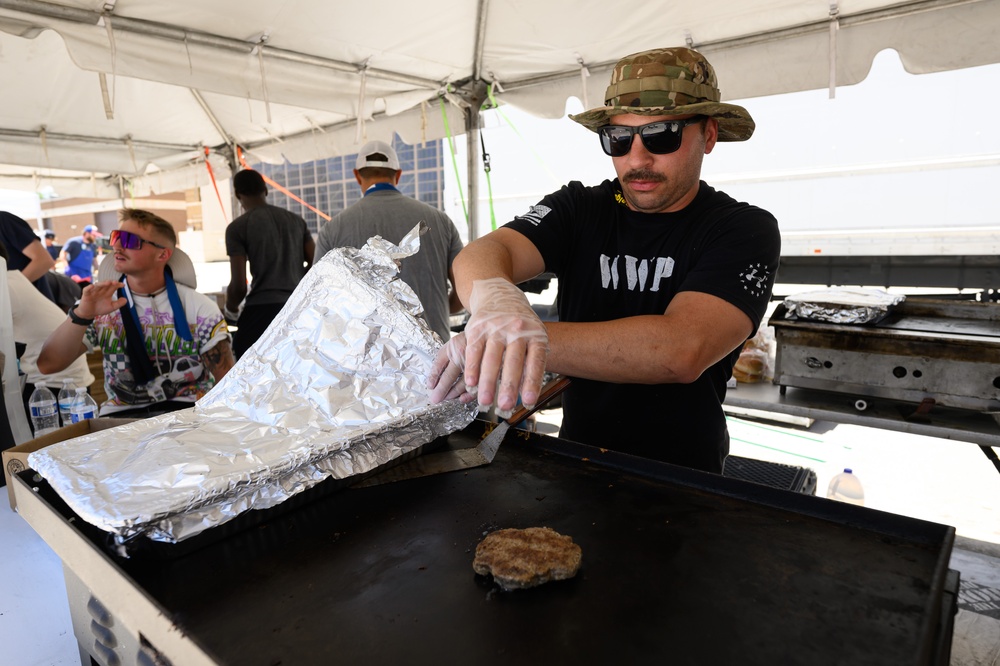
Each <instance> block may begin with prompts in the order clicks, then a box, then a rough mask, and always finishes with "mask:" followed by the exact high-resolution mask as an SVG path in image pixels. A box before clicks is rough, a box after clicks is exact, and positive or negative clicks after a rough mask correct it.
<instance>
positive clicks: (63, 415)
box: [28, 379, 97, 437]
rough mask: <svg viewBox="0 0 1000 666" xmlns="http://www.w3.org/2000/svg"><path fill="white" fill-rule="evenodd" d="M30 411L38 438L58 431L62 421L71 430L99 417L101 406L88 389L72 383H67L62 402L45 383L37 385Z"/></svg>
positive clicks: (61, 393)
mask: <svg viewBox="0 0 1000 666" xmlns="http://www.w3.org/2000/svg"><path fill="white" fill-rule="evenodd" d="M28 408H29V410H30V411H31V425H32V428H33V429H34V431H35V437H41V436H42V435H44V434H46V433H49V432H52V431H53V430H58V429H59V423H60V420H61V421H62V425H64V426H68V425H70V424H71V423H79V422H80V421H84V420H86V419H92V418H96V417H97V402H96V401H95V400H94V399H93V398H92V397H91V396H90V394H89V393H87V389H86V388H85V387H77V386H75V385H74V384H73V380H72V379H67V380H65V381H63V385H62V388H61V389H59V398H58V400H57V399H56V396H54V395H52V391H50V390H49V388H48V387H47V386H46V385H45V384H44V383H39V384H35V390H34V391H33V392H32V393H31V397H30V398H29V399H28Z"/></svg>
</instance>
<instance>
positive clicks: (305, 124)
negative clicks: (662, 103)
mask: <svg viewBox="0 0 1000 666" xmlns="http://www.w3.org/2000/svg"><path fill="white" fill-rule="evenodd" d="M685 43H687V44H690V45H692V46H693V47H695V48H698V49H699V50H701V51H702V52H703V53H705V54H706V55H707V56H708V57H709V59H710V60H711V62H712V63H713V65H714V66H715V68H716V71H717V73H718V76H719V80H720V82H721V88H722V94H723V97H724V98H725V99H744V98H748V97H755V96H762V95H770V94H776V93H783V92H792V91H798V90H809V89H817V88H826V87H830V88H831V90H833V89H834V88H835V86H838V85H848V84H853V83H857V82H859V81H861V80H862V79H863V78H864V77H865V76H866V74H867V73H868V69H869V67H870V64H871V61H872V58H873V57H874V55H875V54H876V53H877V52H878V51H880V50H882V49H884V48H893V49H895V50H896V51H897V52H898V53H899V54H900V57H901V59H902V62H903V64H904V66H905V68H906V69H907V71H909V72H911V73H926V72H932V71H941V70H947V69H955V68H960V67H969V66H974V65H981V64H988V63H993V62H998V61H1000V48H998V47H997V44H1000V0H923V1H919V2H902V3H900V2H891V1H890V2H887V1H885V0H832V1H828V0H823V1H819V0H813V1H810V2H803V1H802V0H759V1H750V2H747V1H742V0H702V1H701V2H698V3H675V2H665V1H662V0H653V1H650V0H646V1H644V2H638V1H635V0H621V1H619V2H607V1H606V0H603V1H601V2H597V1H596V0H573V1H572V2H570V1H569V0H550V1H547V2H537V1H536V2H526V1H525V0H476V1H475V2H462V1H460V0H449V1H446V2H440V3H439V2H436V1H435V0H428V1H427V2H401V1H398V0H390V1H389V2H384V3H379V4H367V3H348V2H343V1H338V0H333V1H330V2H318V1H316V0H286V1H284V2H265V1H262V0H207V1H206V0H171V1H170V2H164V1H160V2H157V1H156V0H62V1H61V2H58V3H56V2H41V1H39V0H0V72H2V79H0V80H2V89H3V97H4V100H5V103H4V104H3V105H2V106H0V165H2V166H0V188H8V189H38V188H41V187H44V186H46V185H51V186H53V187H54V188H55V189H56V190H57V191H58V192H60V194H63V195H65V196H96V197H107V198H118V197H121V196H123V195H124V193H125V192H126V191H128V192H131V194H133V195H134V196H142V195H147V194H150V193H162V192H170V191H177V190H180V189H184V188H188V187H195V186H200V185H204V184H207V183H208V182H209V170H208V168H206V163H205V161H206V159H207V160H209V164H210V165H211V166H212V170H213V172H214V174H215V176H216V177H217V178H224V177H227V176H228V175H230V172H231V170H232V169H233V168H235V167H236V161H235V152H236V146H240V147H241V148H242V149H243V150H244V151H246V152H248V153H250V155H251V156H252V157H251V158H250V159H252V160H256V161H265V162H281V161H284V160H286V159H287V160H289V161H291V162H304V161H308V160H312V159H319V158H323V157H328V156H332V155H337V154H348V153H353V152H356V150H357V148H358V147H359V145H360V144H361V143H363V142H364V141H366V140H369V139H376V138H378V139H385V140H389V139H391V136H392V133H393V132H396V133H398V134H399V135H400V136H401V137H402V138H403V139H404V140H405V141H407V142H409V143H419V142H421V141H423V140H429V139H435V138H440V137H442V136H445V135H446V134H448V133H449V132H450V133H452V134H461V133H466V132H468V133H469V135H470V143H469V145H470V151H469V154H470V160H469V169H470V172H473V170H474V169H476V168H477V165H476V164H474V162H476V161H477V160H478V151H477V150H476V136H475V135H476V131H477V128H478V113H476V112H475V111H477V110H478V109H479V108H480V107H481V105H482V104H483V102H484V100H486V98H487V93H488V91H490V90H492V92H493V93H494V95H495V97H496V99H497V100H499V102H500V103H501V104H504V103H506V104H512V105H516V106H518V107H521V108H523V109H525V110H528V111H530V112H532V113H534V114H536V115H539V116H542V117H548V118H556V117H559V116H561V115H562V114H563V110H564V108H565V102H566V99H567V98H568V97H569V96H576V97H579V98H581V99H583V100H584V102H585V104H588V105H589V106H597V105H599V104H601V103H602V101H603V94H604V89H605V87H606V85H607V81H608V70H609V69H610V67H611V66H612V65H613V64H614V62H615V61H617V60H618V59H619V58H620V57H621V56H623V55H626V54H629V53H633V52H636V51H640V50H643V49H647V48H654V47H661V46H670V45H678V44H685ZM941 94H942V95H962V94H964V91H941ZM932 106H933V104H932V103H931V104H929V105H928V108H932ZM470 182H471V186H472V187H473V188H474V187H475V179H474V178H473V179H470ZM474 195H475V191H473V192H472V196H474Z"/></svg>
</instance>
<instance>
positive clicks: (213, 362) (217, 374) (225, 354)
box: [201, 340, 236, 382]
mask: <svg viewBox="0 0 1000 666" xmlns="http://www.w3.org/2000/svg"><path fill="white" fill-rule="evenodd" d="M201 359H202V361H204V362H205V365H206V366H208V370H209V372H211V373H212V377H214V378H215V381H216V382H219V381H222V378H223V377H225V376H226V373H227V372H229V371H230V370H231V369H232V368H233V366H234V365H236V359H235V358H233V348H232V347H231V346H230V344H229V341H228V340H223V341H222V342H220V343H219V344H217V345H215V346H214V347H212V348H211V349H209V350H208V351H207V352H205V353H204V354H202V355H201Z"/></svg>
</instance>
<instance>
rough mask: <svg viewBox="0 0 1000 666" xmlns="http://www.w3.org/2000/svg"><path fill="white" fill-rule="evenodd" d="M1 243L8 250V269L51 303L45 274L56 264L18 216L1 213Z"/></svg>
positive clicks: (50, 294)
mask: <svg viewBox="0 0 1000 666" xmlns="http://www.w3.org/2000/svg"><path fill="white" fill-rule="evenodd" d="M0 242H2V243H3V244H4V247H6V248H7V255H8V259H7V268H9V269H10V270H15V271H21V273H22V274H24V277H26V278H28V279H29V280H30V281H31V282H32V284H34V285H35V288H36V289H38V291H40V292H42V294H43V295H44V296H45V298H47V299H49V300H50V301H51V300H53V298H52V290H51V289H50V288H49V283H48V280H46V279H45V274H46V273H47V272H48V271H49V270H50V269H51V268H52V267H53V266H55V265H56V262H55V261H54V260H53V259H52V257H50V256H49V253H48V252H46V251H45V246H44V245H42V242H41V241H40V240H38V236H36V235H35V232H34V231H33V230H32V229H31V226H30V225H29V224H28V223H27V222H25V221H24V220H22V219H21V218H20V217H18V216H17V215H14V214H13V213H8V212H7V211H2V210H0Z"/></svg>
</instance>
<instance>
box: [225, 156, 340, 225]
mask: <svg viewBox="0 0 1000 666" xmlns="http://www.w3.org/2000/svg"><path fill="white" fill-rule="evenodd" d="M236 156H237V158H239V161H240V164H241V165H243V168H244V169H249V168H250V165H249V164H247V161H246V159H244V157H243V149H242V148H240V147H239V146H236ZM260 176H261V178H263V179H264V182H265V183H267V184H268V185H270V186H271V187H273V188H274V189H276V190H278V191H279V192H282V193H283V194H285V195H287V196H289V197H291V198H292V199H295V200H296V201H298V202H299V203H300V204H302V205H303V206H305V207H306V208H308V209H309V210H311V211H312V212H314V213H316V214H317V215H319V216H320V217H322V218H323V219H324V220H326V221H327V222H329V221H330V216H329V215H327V214H326V213H324V212H322V211H320V210H319V209H317V208H313V207H312V206H310V205H309V204H307V203H306V202H305V201H303V200H302V199H300V198H298V197H297V196H295V195H294V194H292V193H291V192H290V191H289V190H287V189H285V188H284V187H282V186H281V185H279V184H278V183H276V182H274V181H273V180H271V179H270V178H268V177H267V176H265V175H264V174H260Z"/></svg>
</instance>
